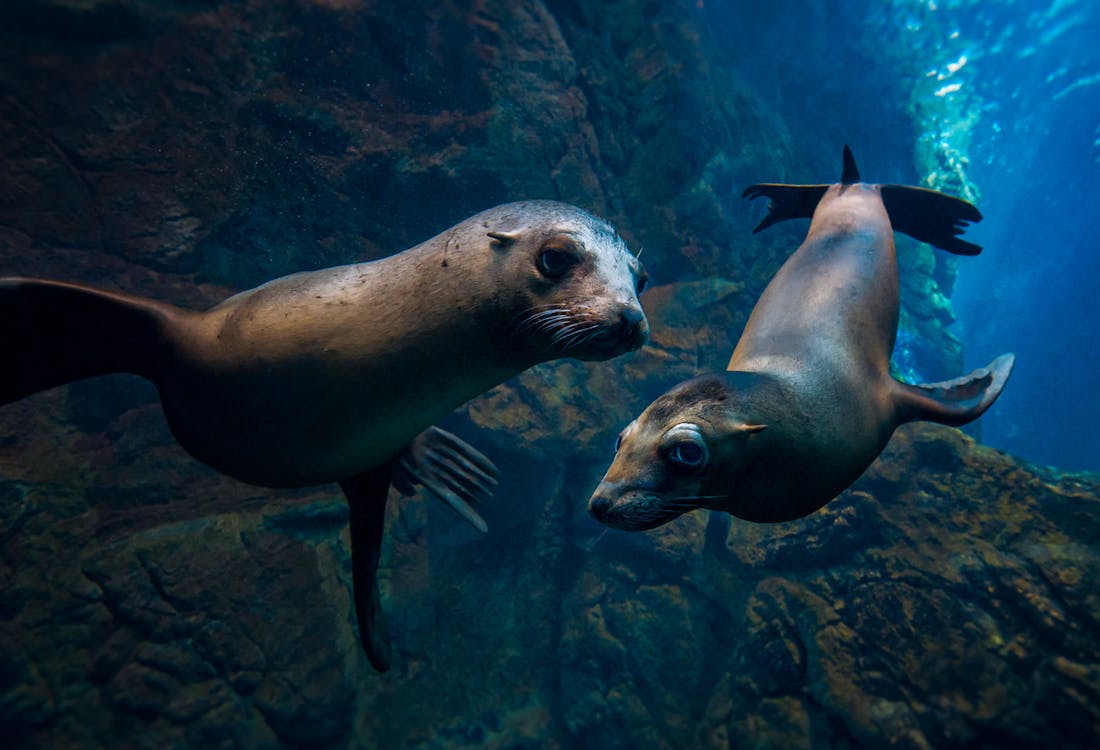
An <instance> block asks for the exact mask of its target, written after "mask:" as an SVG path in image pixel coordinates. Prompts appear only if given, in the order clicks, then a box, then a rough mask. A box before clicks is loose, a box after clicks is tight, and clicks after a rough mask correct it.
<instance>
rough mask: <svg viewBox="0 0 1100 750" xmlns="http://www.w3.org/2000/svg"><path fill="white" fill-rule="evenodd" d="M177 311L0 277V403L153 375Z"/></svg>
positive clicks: (109, 295) (54, 283) (94, 291)
mask: <svg viewBox="0 0 1100 750" xmlns="http://www.w3.org/2000/svg"><path fill="white" fill-rule="evenodd" d="M180 314H182V311H180V310H179V309H178V308H174V307H172V306H170V305H164V304H160V303H157V302H153V301H151V300H146V299H142V298H140V297H132V296H129V295H125V294H116V293H113V292H105V291H101V290H99V289H93V288H91V287H86V286H80V285H78V284H66V283H62V282H57V281H46V280H43V279H21V278H0V346H3V348H4V364H3V366H2V367H0V404H7V403H10V402H12V401H18V400H19V399H21V398H24V397H25V396H29V395H31V394H32V393H37V392H38V391H44V390H46V389H47V388H53V387H54V386H58V385H63V384H65V383H70V382H72V381H74V380H80V379H82V378H90V377H93V376H95V375H105V374H107V373H110V372H131V373H134V374H136V375H143V376H145V377H148V378H152V377H153V376H154V375H155V373H156V369H157V366H158V363H159V360H160V359H161V357H162V356H163V355H162V352H163V350H164V347H163V345H162V341H163V330H164V326H165V323H166V321H167V320H168V319H169V318H171V317H173V316H176V315H180Z"/></svg>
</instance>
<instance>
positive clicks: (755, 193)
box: [741, 182, 829, 234]
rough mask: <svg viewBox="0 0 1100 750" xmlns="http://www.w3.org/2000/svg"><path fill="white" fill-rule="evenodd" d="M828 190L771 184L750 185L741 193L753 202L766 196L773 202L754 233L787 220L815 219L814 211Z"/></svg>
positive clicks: (806, 186)
mask: <svg viewBox="0 0 1100 750" xmlns="http://www.w3.org/2000/svg"><path fill="white" fill-rule="evenodd" d="M828 189H829V186H828V185H780V184H777V183H771V182H762V183H759V184H757V185H749V186H748V187H747V188H745V192H743V193H741V197H742V198H749V199H750V200H751V199H753V198H759V197H760V196H764V197H766V198H768V199H769V200H770V201H771V202H770V203H768V215H767V216H765V217H764V220H763V221H761V222H760V223H759V224H757V225H756V229H754V230H752V233H753V234H756V233H757V232H762V231H763V230H765V229H767V228H768V227H770V226H771V225H772V224H778V223H779V222H781V221H786V220H787V219H811V218H813V215H814V209H816V208H817V204H818V203H819V202H820V201H821V196H823V195H825V191H826V190H828Z"/></svg>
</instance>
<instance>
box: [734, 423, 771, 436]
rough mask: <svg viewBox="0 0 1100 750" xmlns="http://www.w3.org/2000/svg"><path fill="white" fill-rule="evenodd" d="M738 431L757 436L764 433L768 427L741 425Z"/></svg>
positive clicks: (738, 426) (762, 425)
mask: <svg viewBox="0 0 1100 750" xmlns="http://www.w3.org/2000/svg"><path fill="white" fill-rule="evenodd" d="M737 429H738V431H740V432H743V433H745V434H746V435H755V434H756V433H758V432H763V431H764V430H766V429H768V426H767V425H766V424H739V425H737Z"/></svg>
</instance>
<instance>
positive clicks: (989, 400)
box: [894, 354, 1016, 427]
mask: <svg viewBox="0 0 1100 750" xmlns="http://www.w3.org/2000/svg"><path fill="white" fill-rule="evenodd" d="M1015 361H1016V358H1015V357H1014V356H1013V355H1011V354H1002V355H1001V356H999V357H997V358H996V359H995V360H993V361H992V362H990V363H989V364H988V365H986V366H985V367H982V368H979V369H977V370H974V372H972V373H970V374H968V375H963V376H962V377H960V378H956V379H954V380H945V381H943V382H941V383H921V384H918V385H908V384H906V383H900V382H897V381H894V382H895V386H896V387H895V389H894V402H895V403H896V404H897V409H898V423H899V424H901V423H903V422H916V421H920V420H925V421H928V422H940V423H941V424H946V425H951V426H952V427H958V426H959V425H964V424H966V423H967V422H971V421H973V420H975V419H977V418H978V417H980V416H981V415H982V413H983V412H984V411H985V410H986V409H988V408H989V407H990V406H992V405H993V402H994V401H996V400H997V397H998V396H1000V395H1001V390H1002V389H1003V388H1004V386H1005V381H1007V380H1008V376H1009V375H1010V374H1011V373H1012V365H1013V364H1014V363H1015Z"/></svg>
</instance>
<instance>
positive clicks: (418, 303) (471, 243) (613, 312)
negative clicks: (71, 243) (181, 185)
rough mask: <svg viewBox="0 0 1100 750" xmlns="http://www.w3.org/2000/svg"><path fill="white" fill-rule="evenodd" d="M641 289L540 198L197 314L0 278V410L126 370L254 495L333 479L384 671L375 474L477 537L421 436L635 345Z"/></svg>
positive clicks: (195, 448)
mask: <svg viewBox="0 0 1100 750" xmlns="http://www.w3.org/2000/svg"><path fill="white" fill-rule="evenodd" d="M643 284H644V272H643V271H642V268H641V265H640V263H639V262H638V260H637V259H636V258H635V257H634V256H633V255H632V254H630V253H629V252H628V251H627V249H626V247H625V245H624V244H623V242H622V240H621V239H620V238H619V237H618V235H617V234H616V233H615V231H614V229H613V228H612V227H611V226H610V225H609V224H607V223H606V222H604V221H602V220H600V219H597V218H596V217H594V216H592V215H591V214H588V213H586V212H584V211H582V210H580V209H578V208H576V207H573V206H570V205H567V204H563V203H557V202H553V201H531V202H524V203H512V204H506V205H503V206H498V207H496V208H493V209H490V210H488V211H485V212H483V213H481V214H478V215H476V216H473V217H471V218H469V219H467V220H466V221H464V222H462V223H460V224H457V225H456V226H454V227H452V228H451V229H449V230H447V231H446V232H443V233H441V234H439V235H437V236H436V237H433V238H432V239H430V240H428V241H427V242H424V243H423V244H421V245H418V246H416V247H414V248H411V249H409V250H406V251H404V252H402V253H398V254H397V255H394V256H390V257H388V258H384V259H381V260H377V261H374V262H370V263H359V264H354V265H349V266H340V267H337V268H328V269H324V270H320V271H314V272H308V273H299V274H294V275H291V276H286V277H283V278H280V279H276V280H274V281H272V282H269V283H267V284H265V285H263V286H260V287H257V288H256V289H252V290H249V291H246V292H242V293H241V294H238V295H236V296H233V297H230V298H229V299H227V300H225V301H224V302H222V303H221V304H219V305H217V306H216V307H214V308H212V309H210V310H208V311H206V312H193V311H187V310H182V309H180V308H177V307H174V306H172V305H167V304H163V303H159V302H155V301H152V300H147V299H143V298H139V297H133V296H128V295H122V294H116V293H111V292H104V291H100V290H96V289H92V288H89V287H84V286H79V285H73V284H65V283H61V282H54V281H46V280H39V279H18V278H9V279H0V346H3V347H4V348H5V352H6V354H7V358H6V363H7V364H6V366H5V368H3V369H2V370H0V404H3V403H7V402H10V401H14V400H16V399H19V398H22V397H24V396H27V395H29V394H31V393H34V392H36V391H40V390H44V389H46V388H50V387H53V386H56V385H61V384H63V383H67V382H70V381H72V380H76V379H79V378H85V377H91V376H94V375H101V374H106V373H110V372H132V373H136V374H138V375H142V376H145V377H147V378H149V379H150V380H152V381H153V383H154V384H156V386H157V388H158V390H159V393H160V396H161V402H162V404H163V406H164V411H165V415H166V417H167V419H168V423H169V426H170V427H171V429H172V432H173V434H174V435H175V436H176V438H177V439H178V440H179V442H180V444H181V445H182V446H183V447H184V448H185V449H186V450H187V451H189V452H190V453H191V454H192V455H194V456H195V457H197V458H198V459H200V460H201V461H203V462H205V463H207V464H209V465H210V466H212V467H214V468H215V469H217V470H219V471H221V472H223V473H225V474H228V475H230V476H233V477H236V478H238V479H242V480H244V481H247V482H251V483H253V484H258V485H263V486H270V487H290V486H306V485H314V484H320V483H324V482H340V483H341V486H342V487H343V488H344V490H345V493H346V494H347V495H348V498H349V501H350V503H351V515H352V519H351V520H352V542H353V551H355V554H356V555H357V556H358V557H359V559H360V560H367V562H366V563H362V564H361V565H360V564H359V563H357V566H358V567H357V568H356V571H355V572H356V598H357V604H358V608H359V612H360V628H361V631H362V632H361V635H362V637H363V639H364V644H365V645H367V648H368V652H369V653H370V655H371V659H372V662H374V663H375V665H376V666H379V667H380V668H385V666H386V665H387V664H388V648H387V646H386V644H385V643H382V642H379V643H375V644H373V645H372V644H369V643H368V639H369V637H370V633H369V632H368V631H371V630H373V629H374V628H373V626H374V624H375V623H374V622H373V619H374V618H375V617H376V616H377V607H378V602H377V590H376V589H375V588H374V566H375V565H376V564H377V552H378V549H377V548H378V542H379V540H380V535H381V524H382V511H383V509H384V507H385V493H386V490H387V488H388V486H389V483H390V478H391V473H392V472H393V471H395V470H397V469H401V468H404V469H407V470H408V472H411V479H415V480H418V481H423V482H424V483H425V484H426V485H427V486H430V487H432V489H433V490H435V491H437V493H438V494H440V495H441V496H443V497H444V498H445V499H447V500H448V502H450V503H451V505H452V506H453V507H455V508H456V509H457V510H459V512H462V513H463V514H464V515H466V517H467V518H468V519H469V520H471V521H472V522H474V523H475V525H478V526H479V527H480V526H483V524H484V522H482V521H481V520H480V517H478V516H477V514H476V512H474V511H473V510H472V509H471V508H469V501H470V500H471V499H477V497H478V496H479V495H482V494H484V492H485V490H486V489H487V486H488V485H489V484H491V481H492V478H491V471H492V467H491V464H488V462H487V460H485V459H484V457H481V456H480V455H479V454H477V453H476V451H473V450H472V449H470V448H469V446H466V445H465V444H464V443H462V442H461V441H459V440H457V439H455V438H454V437H453V436H449V435H446V433H442V432H440V431H438V430H434V431H427V432H425V430H426V428H428V427H429V426H430V425H432V424H433V423H434V422H435V421H436V420H438V419H439V418H440V417H442V416H443V415H445V414H447V413H448V412H450V411H451V410H453V409H454V408H456V407H457V406H459V405H460V404H462V403H463V402H465V401H467V400H469V399H470V398H473V397H474V396H476V395H478V394H479V393H482V392H483V391H485V390H487V389H489V388H491V387H492V386H494V385H496V384H497V383H500V382H503V381H504V380H507V379H508V378H510V377H512V376H513V375H515V374H517V373H519V372H521V371H522V370H524V369H526V368H528V367H530V366H532V365H535V364H537V363H539V362H543V361H547V360H550V359H555V358H558V357H574V358H578V359H589V360H603V359H609V358H611V357H614V356H617V355H620V354H623V353H625V352H628V351H631V350H634V349H637V348H638V347H639V346H641V345H642V343H643V342H644V341H645V339H646V336H647V333H648V324H647V322H646V320H645V316H644V314H643V313H642V310H641V307H640V305H639V303H638V296H637V295H638V292H639V291H640V290H641V287H642V285H643ZM418 436H420V437H418ZM402 454H404V455H405V459H403V460H404V463H403V464H402V465H401V466H398V463H397V460H398V457H399V456H401V455H402ZM408 472H406V473H408ZM405 479H406V480H408V479H410V477H409V476H405ZM405 484H406V485H407V481H406V482H405ZM357 548H361V549H357ZM372 597H373V599H372ZM364 611H368V614H367V615H366V616H365V615H364ZM381 638H382V640H384V636H381Z"/></svg>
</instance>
